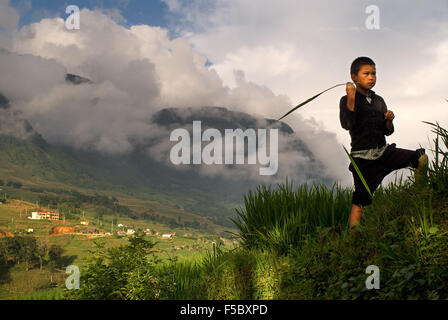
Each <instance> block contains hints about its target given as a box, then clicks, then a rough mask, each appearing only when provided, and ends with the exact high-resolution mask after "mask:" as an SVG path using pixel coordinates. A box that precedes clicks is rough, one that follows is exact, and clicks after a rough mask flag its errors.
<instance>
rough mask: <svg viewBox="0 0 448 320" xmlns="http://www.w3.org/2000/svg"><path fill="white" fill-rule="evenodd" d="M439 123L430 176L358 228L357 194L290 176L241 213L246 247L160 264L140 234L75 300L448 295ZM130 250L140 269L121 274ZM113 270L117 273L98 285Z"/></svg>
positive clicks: (389, 196) (392, 194)
mask: <svg viewBox="0 0 448 320" xmlns="http://www.w3.org/2000/svg"><path fill="white" fill-rule="evenodd" d="M433 128H434V131H435V132H436V133H437V134H438V135H439V136H438V138H437V139H436V140H435V141H437V142H436V146H435V150H433V152H434V153H435V155H436V156H435V160H434V161H433V162H432V163H431V164H430V168H429V172H428V179H427V181H423V183H422V184H419V185H416V184H415V183H413V179H409V180H407V181H403V180H402V179H400V180H399V181H395V182H394V183H390V184H389V185H388V186H387V187H385V188H380V189H379V190H377V191H376V192H375V194H374V199H373V204H372V205H371V206H368V207H367V208H366V209H365V211H364V219H363V223H362V225H361V226H360V228H359V229H357V230H355V231H354V232H353V233H350V232H349V231H348V227H347V222H348V221H347V220H348V213H349V211H350V210H349V209H350V196H351V193H350V191H347V190H344V189H341V188H339V187H338V186H337V185H335V186H333V187H332V188H327V187H324V186H322V185H318V186H306V185H302V186H299V187H297V188H293V187H292V184H289V183H288V181H286V183H285V184H281V185H278V187H277V189H274V190H273V189H272V188H271V187H266V186H260V187H259V188H257V191H256V192H249V193H248V194H247V195H246V196H245V207H244V209H237V215H238V217H237V219H235V223H236V225H237V227H238V229H239V237H240V242H241V245H240V246H239V247H237V248H235V249H232V250H228V249H227V250H226V249H223V248H222V247H221V245H220V244H219V243H218V244H216V246H214V247H213V250H212V251H210V252H209V253H208V254H207V255H205V256H204V257H203V258H202V259H201V260H199V261H198V260H196V261H195V262H188V261H182V262H176V261H175V260H173V261H169V262H168V263H158V262H157V260H154V256H153V254H152V253H151V250H152V249H154V245H153V244H151V245H149V244H145V245H142V246H141V247H139V248H140V249H138V250H137V249H136V247H135V243H140V241H141V240H138V237H137V238H135V239H134V240H132V241H134V242H132V241H131V243H130V244H129V245H128V246H125V247H121V248H120V249H117V250H119V251H109V252H108V253H106V254H105V253H101V254H99V256H98V257H99V258H95V259H93V260H92V261H91V262H90V263H89V264H88V267H87V268H85V269H83V270H82V271H81V273H82V276H81V287H83V286H84V289H81V290H79V291H77V292H67V293H66V294H67V297H69V298H83V299H90V298H104V299H447V298H448V291H447V290H446V287H447V285H446V284H447V283H448V219H447V214H448V207H447V206H446V203H447V200H448V193H447V189H446V183H447V181H448V176H447V173H448V170H447V153H446V151H445V150H446V149H447V148H448V139H447V137H448V135H447V132H446V131H444V129H442V128H440V126H438V125H433ZM439 138H441V140H442V141H443V145H442V146H441V145H440V144H439V143H438V141H439ZM149 249H151V250H149ZM121 255H125V256H126V259H128V260H130V261H132V263H131V265H132V267H129V268H128V267H127V266H126V267H123V269H119V270H116V268H119V266H120V264H119V261H117V259H119V257H120V256H121ZM370 265H376V266H378V267H379V269H380V279H381V285H380V289H378V290H368V289H366V280H367V277H368V276H369V275H368V274H366V268H367V267H368V266H370ZM104 274H113V275H114V276H116V278H113V280H112V278H108V280H109V281H108V282H104V281H99V280H98V279H101V277H102V276H103V275H104ZM105 285H107V286H111V287H112V288H104V287H103V286H105ZM104 292H108V294H107V295H104V294H103V293H104Z"/></svg>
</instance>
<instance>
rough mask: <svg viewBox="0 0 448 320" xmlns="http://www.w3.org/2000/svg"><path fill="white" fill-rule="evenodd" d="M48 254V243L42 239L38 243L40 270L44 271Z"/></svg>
mask: <svg viewBox="0 0 448 320" xmlns="http://www.w3.org/2000/svg"><path fill="white" fill-rule="evenodd" d="M47 254H48V241H47V240H46V239H43V238H40V239H39V243H38V250H37V256H38V257H39V270H40V271H42V266H43V262H44V260H45V257H46V256H47Z"/></svg>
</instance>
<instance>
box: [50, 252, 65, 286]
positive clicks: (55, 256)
mask: <svg viewBox="0 0 448 320" xmlns="http://www.w3.org/2000/svg"><path fill="white" fill-rule="evenodd" d="M63 252H64V249H62V248H61V247H60V246H57V245H52V246H51V247H50V249H49V250H48V269H49V271H50V281H51V283H53V282H54V273H55V271H56V269H57V268H58V267H59V266H60V263H61V260H62V253H63Z"/></svg>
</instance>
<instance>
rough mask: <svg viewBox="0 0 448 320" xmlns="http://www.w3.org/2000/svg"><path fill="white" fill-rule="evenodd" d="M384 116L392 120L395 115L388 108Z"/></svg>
mask: <svg viewBox="0 0 448 320" xmlns="http://www.w3.org/2000/svg"><path fill="white" fill-rule="evenodd" d="M384 118H386V120H390V121H392V120H394V119H395V115H394V113H393V112H392V111H390V110H389V111H387V112H386V113H385V114H384Z"/></svg>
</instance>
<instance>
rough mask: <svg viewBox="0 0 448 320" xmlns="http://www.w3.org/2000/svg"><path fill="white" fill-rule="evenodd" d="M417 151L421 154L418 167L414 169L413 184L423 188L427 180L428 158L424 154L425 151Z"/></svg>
mask: <svg viewBox="0 0 448 320" xmlns="http://www.w3.org/2000/svg"><path fill="white" fill-rule="evenodd" d="M417 151H419V152H420V153H421V156H420V158H419V159H418V166H417V168H416V169H415V174H414V178H415V184H416V185H417V186H423V185H425V184H426V183H427V180H428V156H427V155H426V154H425V153H424V152H425V149H419V150H417Z"/></svg>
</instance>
